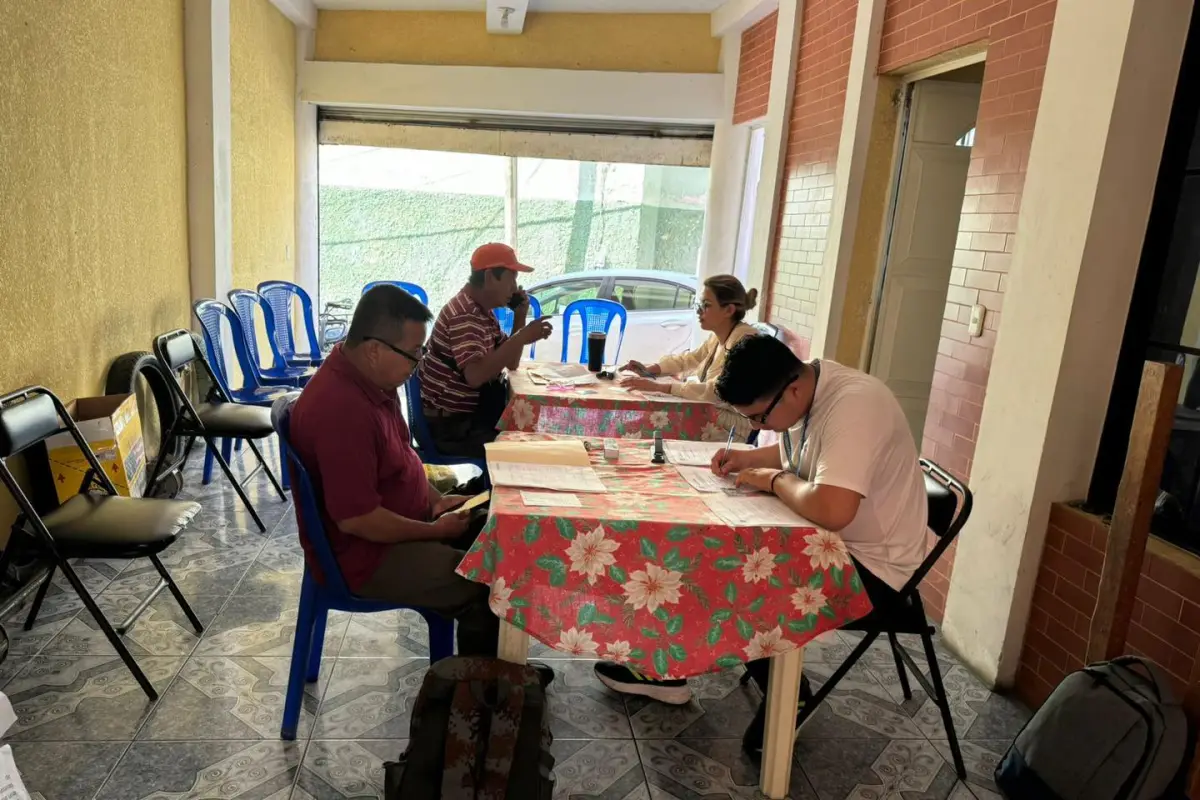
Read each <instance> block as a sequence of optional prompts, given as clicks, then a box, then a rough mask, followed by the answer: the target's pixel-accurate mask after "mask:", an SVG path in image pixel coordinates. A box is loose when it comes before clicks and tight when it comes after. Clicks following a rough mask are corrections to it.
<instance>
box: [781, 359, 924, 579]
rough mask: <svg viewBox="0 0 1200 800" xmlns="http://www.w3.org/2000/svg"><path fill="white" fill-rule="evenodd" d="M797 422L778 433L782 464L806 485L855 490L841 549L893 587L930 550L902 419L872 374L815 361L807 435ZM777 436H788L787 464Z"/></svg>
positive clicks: (912, 450) (918, 475) (916, 469)
mask: <svg viewBox="0 0 1200 800" xmlns="http://www.w3.org/2000/svg"><path fill="white" fill-rule="evenodd" d="M802 427H803V420H802V421H801V422H800V423H799V424H797V425H796V427H794V428H792V429H791V430H789V431H788V432H787V433H785V434H782V435H781V438H780V443H779V448H780V452H781V461H782V462H783V466H784V468H785V469H786V468H789V467H790V468H791V470H792V471H793V472H795V471H796V470H797V468H798V469H799V476H800V477H801V478H802V479H804V480H807V481H810V482H812V483H814V484H825V485H829V486H839V487H841V488H843V489H849V490H850V491H853V492H856V493H858V494H860V495H862V498H863V500H862V504H861V505H859V507H858V513H857V514H856V515H855V517H854V521H853V522H851V523H850V524H849V525H847V526H846V527H845V529H843V530H842V531H841V536H842V540H843V541H844V542H845V543H846V549H848V550H849V551H850V554H851V555H853V556H854V557H855V558H856V559H858V560H859V562H860V563H861V564H862V565H863V566H864V567H866V568H867V569H868V570H870V571H871V572H872V573H874V574H875V575H876V576H877V577H879V578H880V579H881V580H883V581H884V582H885V583H887V584H888V585H889V586H891V587H892V588H893V589H899V588H901V587H902V586H903V585H904V584H905V582H906V581H907V580H908V579H909V578H910V577H911V576H912V574H913V573H914V572H915V571H916V569H917V567H918V566H920V564H921V562H922V561H923V560H924V559H925V556H927V555H928V554H929V551H930V550H932V549H933V546H934V544H935V543H936V537H935V536H934V534H933V532H932V531H931V530H929V508H928V505H927V503H928V500H927V498H926V495H925V478H924V475H923V474H922V472H921V466H920V463H919V462H918V456H917V447H916V444H915V443H914V442H913V437H912V432H911V431H910V430H909V427H908V420H907V418H906V417H905V416H904V412H903V411H902V410H901V408H900V404H899V402H897V400H896V397H895V396H894V395H893V394H892V392H891V390H890V389H888V388H887V386H885V385H884V384H883V382H882V381H880V380H879V379H878V378H874V377H872V376H870V375H867V374H865V373H862V372H859V371H858V370H856V369H851V368H850V367H845V366H842V365H841V364H838V363H835V362H833V361H821V373H820V378H819V379H818V381H817V391H816V396H815V397H814V399H813V404H812V410H811V412H810V414H809V421H808V435H807V437H805V441H804V449H803V452H799V453H798V452H796V448H798V447H799V446H800V440H801V429H802ZM783 436H786V437H788V438H789V439H790V441H791V449H792V451H793V452H792V457H793V463H792V464H790V465H789V464H788V458H787V454H786V451H785V449H784V441H783Z"/></svg>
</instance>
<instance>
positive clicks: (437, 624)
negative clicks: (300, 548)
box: [275, 407, 454, 741]
mask: <svg viewBox="0 0 1200 800" xmlns="http://www.w3.org/2000/svg"><path fill="white" fill-rule="evenodd" d="M275 417H276V422H275V433H276V434H278V436H279V443H280V448H281V449H282V450H283V452H284V454H285V457H286V459H287V460H286V462H285V467H284V469H285V471H288V470H289V468H290V471H291V472H292V478H293V480H294V481H295V484H294V485H295V487H296V488H295V490H294V491H293V492H292V497H293V498H294V500H295V502H296V513H297V516H298V517H299V519H300V524H301V525H302V526H303V527H304V533H305V536H306V537H307V538H308V542H309V544H310V545H311V547H312V551H313V555H315V556H316V560H317V565H318V567H319V568H320V571H321V576H322V580H321V582H320V583H318V582H317V579H316V578H315V577H314V575H313V571H312V567H311V566H310V565H309V563H308V557H307V556H306V558H305V563H304V578H303V580H302V582H301V584H300V606H299V610H298V611H297V614H296V638H295V642H294V643H293V645H292V666H291V671H290V672H289V674H288V686H287V695H286V697H285V699H284V703H283V724H282V725H281V727H280V731H279V737H280V738H281V739H286V740H288V741H291V740H293V739H295V738H296V728H297V727H298V726H299V723H300V705H301V701H302V700H303V699H304V684H305V682H306V681H307V682H309V683H312V682H315V681H316V680H317V677H318V675H319V674H320V672H321V649H322V646H323V645H324V643H325V621H326V619H327V617H328V615H329V612H330V611H350V612H354V613H357V614H365V613H372V612H376V611H394V610H396V609H405V608H407V609H411V610H413V611H416V612H417V613H418V614H420V615H421V616H422V617H424V618H425V624H427V625H428V626H429V661H430V663H432V662H434V661H439V660H441V659H443V658H447V657H449V656H452V655H454V623H453V622H452V621H451V620H447V619H444V618H442V617H440V616H438V615H437V614H435V613H433V612H431V611H426V610H424V609H421V608H416V607H413V606H399V605H395V604H393V603H383V602H379V601H375V600H366V599H363V598H361V597H358V596H356V595H355V594H354V593H353V592H351V591H350V588H349V587H348V586H346V581H345V580H344V579H343V578H342V573H341V570H340V569H339V568H338V564H337V559H336V558H335V557H334V555H333V549H332V548H331V547H330V546H329V539H328V538H327V536H326V533H325V525H324V523H323V522H322V520H321V513H320V510H319V505H318V502H317V496H316V493H315V492H314V491H313V484H312V480H311V479H310V478H309V475H308V472H307V471H306V470H305V469H304V465H303V464H301V463H300V459H299V458H297V457H296V454H295V452H294V451H293V450H292V448H291V443H290V441H289V438H288V425H289V423H290V417H291V409H290V407H289V408H287V409H285V410H283V411H282V413H277V414H275Z"/></svg>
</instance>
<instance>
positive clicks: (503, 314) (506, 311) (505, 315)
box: [492, 295, 542, 358]
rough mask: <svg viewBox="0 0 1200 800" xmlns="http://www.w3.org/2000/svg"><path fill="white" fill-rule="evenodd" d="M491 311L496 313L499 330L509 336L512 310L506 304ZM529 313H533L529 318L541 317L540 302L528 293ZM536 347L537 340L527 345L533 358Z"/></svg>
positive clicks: (511, 324)
mask: <svg viewBox="0 0 1200 800" xmlns="http://www.w3.org/2000/svg"><path fill="white" fill-rule="evenodd" d="M492 313H493V314H495V315H496V320H497V321H498V322H499V323H500V330H502V331H504V335H505V336H511V335H512V329H513V310H512V309H511V308H509V307H508V306H500V307H499V308H493V309H492ZM529 313H530V314H532V315H533V316H531V317H529V319H531V320H534V319H541V318H542V304H541V303H539V302H538V299H537V298H536V297H534V296H533V295H529ZM536 349H537V342H534V343H533V344H531V345H529V357H530V358H533V352H534V351H535V350H536Z"/></svg>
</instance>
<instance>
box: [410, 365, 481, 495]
mask: <svg viewBox="0 0 1200 800" xmlns="http://www.w3.org/2000/svg"><path fill="white" fill-rule="evenodd" d="M404 404H405V406H406V407H407V409H408V427H409V429H410V432H411V433H412V436H413V439H415V440H416V442H417V450H418V451H419V452H420V454H421V461H422V462H424V463H426V464H434V465H437V466H445V467H457V466H460V465H463V464H466V465H470V466H473V467H479V469H480V471H482V472H483V480H484V483H489V481H488V470H487V459H485V458H467V457H466V456H451V455H444V454H442V453H440V452H438V449H437V445H435V444H434V443H433V433H432V432H431V431H430V430H429V422H428V420H426V419H425V409H424V408H422V406H421V376H420V374H419V372H418V371H416V370H414V371H413V374H412V376H411V377H410V378H409V379H408V382H407V383H405V384H404Z"/></svg>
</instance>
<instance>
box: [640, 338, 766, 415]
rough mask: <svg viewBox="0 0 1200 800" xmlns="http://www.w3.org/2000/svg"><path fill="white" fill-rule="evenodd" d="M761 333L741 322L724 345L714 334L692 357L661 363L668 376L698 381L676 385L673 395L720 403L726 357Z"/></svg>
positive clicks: (672, 386)
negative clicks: (720, 383)
mask: <svg viewBox="0 0 1200 800" xmlns="http://www.w3.org/2000/svg"><path fill="white" fill-rule="evenodd" d="M756 333H758V329H757V328H755V327H754V326H753V325H751V324H750V323H748V322H739V323H738V324H737V325H735V326H734V328H733V330H732V331H730V332H729V338H728V339H726V340H725V341H724V342H721V341H718V340H717V335H716V334H715V333H714V334H712V335H710V336H709V337H708V339H706V340H705V341H704V344H702V345H700V346H699V347H697V348H696V349H695V350H692V351H691V352H689V353H683V354H682V355H678V356H667V357H666V358H663V359H661V360H659V362H658V366H659V367H660V368H661V369H662V374H663V375H664V376H671V377H673V378H679V379H684V378H689V377H693V376H694V377H695V378H696V381H691V382H688V383H683V382H679V383H672V384H671V394H673V395H675V396H677V397H685V398H687V399H688V400H703V401H705V402H707V403H720V402H721V401H720V400H719V399H718V398H717V378H719V377H721V371H722V370H723V369H725V354H726V353H728V352H729V348H731V347H733V346H734V345H735V344H737V343H738V342H740V341H741V340H742V339H744V338H746V337H747V336H753V335H754V334H756Z"/></svg>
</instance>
